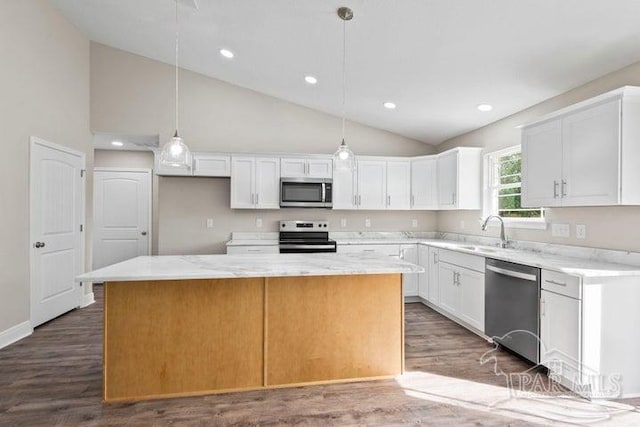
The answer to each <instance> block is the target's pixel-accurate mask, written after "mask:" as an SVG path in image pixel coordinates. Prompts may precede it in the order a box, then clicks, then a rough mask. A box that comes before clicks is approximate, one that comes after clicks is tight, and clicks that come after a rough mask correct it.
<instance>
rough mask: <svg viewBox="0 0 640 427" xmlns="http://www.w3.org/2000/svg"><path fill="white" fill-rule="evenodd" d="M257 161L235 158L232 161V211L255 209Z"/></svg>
mask: <svg viewBox="0 0 640 427" xmlns="http://www.w3.org/2000/svg"><path fill="white" fill-rule="evenodd" d="M254 177H255V159H254V158H253V157H233V159H232V160H231V209H254V208H255V193H254V182H255V179H254Z"/></svg>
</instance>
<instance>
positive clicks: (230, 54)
mask: <svg viewBox="0 0 640 427" xmlns="http://www.w3.org/2000/svg"><path fill="white" fill-rule="evenodd" d="M220 55H222V56H224V57H225V58H228V59H231V58H233V57H234V56H235V55H234V54H233V52H231V51H230V50H229V49H220Z"/></svg>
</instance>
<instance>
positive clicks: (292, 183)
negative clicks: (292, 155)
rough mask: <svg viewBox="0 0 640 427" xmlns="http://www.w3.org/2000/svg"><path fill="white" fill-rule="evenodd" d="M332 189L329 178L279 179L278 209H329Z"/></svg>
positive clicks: (331, 181) (331, 182) (331, 204)
mask: <svg viewBox="0 0 640 427" xmlns="http://www.w3.org/2000/svg"><path fill="white" fill-rule="evenodd" d="M332 188H333V180H332V179H330V178H281V179H280V207H282V208H330V207H332V206H333V203H332V194H331V191H332Z"/></svg>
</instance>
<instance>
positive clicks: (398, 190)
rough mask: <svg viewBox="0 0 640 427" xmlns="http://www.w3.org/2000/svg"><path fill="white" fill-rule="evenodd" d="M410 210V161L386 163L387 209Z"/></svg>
mask: <svg viewBox="0 0 640 427" xmlns="http://www.w3.org/2000/svg"><path fill="white" fill-rule="evenodd" d="M410 208H411V161H401V162H396V161H393V162H387V209H410Z"/></svg>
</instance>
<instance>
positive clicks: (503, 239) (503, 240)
mask: <svg viewBox="0 0 640 427" xmlns="http://www.w3.org/2000/svg"><path fill="white" fill-rule="evenodd" d="M492 218H495V219H497V220H499V221H500V247H501V248H503V249H504V248H506V247H507V243H509V242H508V241H507V237H506V236H505V234H504V220H503V219H502V217H501V216H499V215H489V216H488V217H487V219H485V220H484V224H482V231H487V223H488V222H489V221H490V220H491V219H492Z"/></svg>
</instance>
